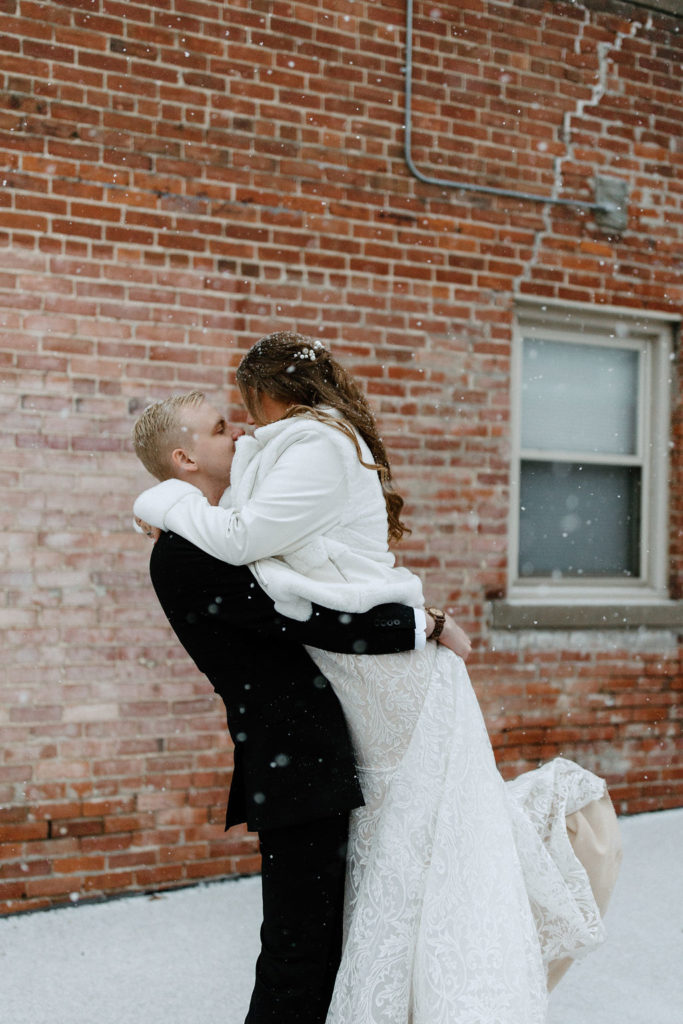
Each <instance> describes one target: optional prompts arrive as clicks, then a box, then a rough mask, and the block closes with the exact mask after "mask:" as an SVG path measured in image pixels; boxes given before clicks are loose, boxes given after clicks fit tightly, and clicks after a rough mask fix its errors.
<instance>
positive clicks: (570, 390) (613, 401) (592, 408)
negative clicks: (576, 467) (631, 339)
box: [522, 338, 639, 455]
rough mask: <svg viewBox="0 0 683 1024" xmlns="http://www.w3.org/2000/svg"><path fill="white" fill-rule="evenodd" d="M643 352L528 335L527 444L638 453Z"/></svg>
mask: <svg viewBox="0 0 683 1024" xmlns="http://www.w3.org/2000/svg"><path fill="white" fill-rule="evenodd" d="M638 365H639V352H638V350H636V349H632V348H613V347H612V346H606V345H602V346H600V345H576V344H571V343H566V342H555V341H544V340H542V339H535V338H525V339H524V348H523V358H522V447H523V448H538V449H543V450H544V451H548V450H555V451H575V452H579V451H580V452H602V453H606V452H607V453H615V454H619V455H634V454H636V447H637V400H638Z"/></svg>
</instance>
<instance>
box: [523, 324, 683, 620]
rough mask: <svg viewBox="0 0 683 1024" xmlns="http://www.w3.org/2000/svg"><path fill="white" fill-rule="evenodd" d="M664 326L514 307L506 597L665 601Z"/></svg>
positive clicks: (667, 339) (667, 331) (667, 346)
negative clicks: (509, 509) (509, 507)
mask: <svg viewBox="0 0 683 1024" xmlns="http://www.w3.org/2000/svg"><path fill="white" fill-rule="evenodd" d="M670 353H671V328H670V325H669V324H667V322H666V321H665V320H663V319H658V318H656V317H654V318H653V317H647V316H639V315H636V314H634V315H628V313H622V312H621V311H615V310H611V311H609V312H596V311H594V310H585V309H582V308H566V307H564V308H562V307H559V306H558V307H554V308H553V307H550V306H532V305H528V306H523V307H520V309H519V311H518V317H517V321H516V328H515V337H514V354H513V377H512V381H513V395H514V403H513V419H512V434H513V445H514V461H513V474H512V501H511V505H512V508H511V524H510V530H511V538H510V541H511V543H510V569H509V572H510V579H509V590H508V594H509V597H510V598H511V599H512V600H515V599H516V600H522V601H524V600H529V601H532V602H539V601H541V602H542V601H551V602H552V601H558V600H559V601H565V602H582V603H585V602H591V601H593V602H603V603H604V602H610V603H615V602H619V601H622V602H623V601H633V600H639V601H643V600H650V601H651V600H665V599H666V597H667V594H666V560H667V469H668V431H669V389H670V365H671V363H670Z"/></svg>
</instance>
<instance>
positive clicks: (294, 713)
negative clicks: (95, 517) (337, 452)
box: [150, 533, 415, 830]
mask: <svg viewBox="0 0 683 1024" xmlns="http://www.w3.org/2000/svg"><path fill="white" fill-rule="evenodd" d="M150 573H151V577H152V583H153V585H154V589H155V590H156V593H157V597H158V598H159V601H160V602H161V606H162V608H163V609H164V612H165V613H166V615H167V617H168V619H169V622H170V623H171V626H172V627H173V629H174V631H175V633H176V635H177V636H178V639H179V640H180V642H181V643H182V645H183V647H184V648H185V650H186V651H187V652H188V654H189V655H190V657H191V658H192V659H193V661H194V662H195V664H196V665H197V666H198V668H199V669H200V670H201V671H202V672H204V673H205V675H207V676H208V678H209V680H210V681H211V683H212V684H213V686H214V689H215V690H216V692H217V693H219V694H220V696H221V697H222V698H223V701H224V703H225V707H226V710H227V719H228V729H229V730H230V735H231V736H232V739H233V742H234V744H235V767H234V771H233V778H232V784H231V787H230V797H229V801H228V811H227V818H226V828H229V827H230V826H231V825H235V824H237V823H238V822H242V821H246V822H247V825H248V827H249V828H250V829H252V830H258V829H265V828H276V827H280V826H283V825H289V824H295V823H298V822H302V821H308V820H313V819H315V818H318V817H322V816H325V815H327V814H330V813H332V812H334V811H339V810H350V809H351V808H353V807H358V806H360V805H361V804H362V802H363V799H362V796H361V792H360V788H359V785H358V779H357V776H356V771H355V760H354V754H353V749H352V746H351V741H350V738H349V734H348V730H347V727H346V722H345V720H344V716H343V714H342V710H341V707H340V705H339V702H338V700H337V698H336V696H335V694H334V691H333V690H332V687H331V686H330V685H329V683H328V682H327V680H326V679H325V678H324V677H323V676H322V675H321V674H320V672H319V671H318V669H317V668H316V666H315V664H314V662H313V661H312V660H311V658H309V656H308V654H307V653H306V651H305V650H304V648H303V646H302V645H303V644H304V643H306V644H309V645H310V646H313V647H320V648H323V649H326V650H333V651H348V652H355V653H368V654H386V653H390V652H394V651H402V650H411V649H412V648H413V647H414V645H415V617H414V614H413V611H412V609H411V608H408V607H406V606H404V605H397V604H387V605H381V606H379V607H378V608H375V609H373V610H372V611H370V612H367V613H365V614H364V615H346V614H344V615H340V613H338V612H333V611H330V610H329V609H325V608H321V607H318V606H314V611H313V615H312V617H311V618H310V619H309V620H308V621H307V622H295V621H294V620H293V619H287V618H284V617H283V616H280V615H278V614H277V613H276V612H275V609H274V606H273V602H272V601H271V600H270V598H269V597H268V596H267V595H266V594H265V593H264V591H263V590H261V588H260V587H259V586H258V584H257V583H256V581H255V580H254V577H253V575H252V574H251V572H250V570H249V569H248V568H247V567H246V566H232V565H228V564H227V563H225V562H221V561H219V560H218V559H216V558H213V557H212V556H211V555H207V554H205V553H204V552H203V551H200V549H199V548H197V547H195V546H194V545H193V544H190V543H189V541H186V540H184V539H183V538H182V537H179V536H177V535H176V534H172V533H162V535H161V537H160V538H159V540H158V541H157V543H156V544H155V545H154V549H153V551H152V556H151V561H150Z"/></svg>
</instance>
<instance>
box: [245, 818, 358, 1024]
mask: <svg viewBox="0 0 683 1024" xmlns="http://www.w3.org/2000/svg"><path fill="white" fill-rule="evenodd" d="M348 831H349V815H348V811H344V812H343V813H339V814H335V815H333V816H331V817H329V818H321V819H319V820H318V821H312V822H307V823H306V824H304V825H289V826H287V827H286V828H277V829H267V830H264V831H263V832H260V833H259V840H260V846H261V855H262V868H261V886H262V892H263V925H262V927H261V953H260V955H259V958H258V960H257V962H256V983H255V986H254V991H253V993H252V997H251V1003H250V1005H249V1013H248V1014H247V1018H246V1021H245V1024H324V1021H325V1017H326V1015H327V1010H328V1007H329V1003H330V999H331V997H332V989H333V988H334V979H335V976H336V974H337V970H338V968H339V961H340V958H341V941H342V911H343V904H344V874H345V868H346V844H347V840H348Z"/></svg>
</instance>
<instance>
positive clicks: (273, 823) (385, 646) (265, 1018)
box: [134, 392, 452, 1024]
mask: <svg viewBox="0 0 683 1024" xmlns="http://www.w3.org/2000/svg"><path fill="white" fill-rule="evenodd" d="M240 433H241V431H237V430H232V429H230V428H229V426H228V424H227V423H226V421H225V419H224V418H223V417H222V416H221V414H220V413H219V412H218V411H217V410H216V409H215V408H214V407H213V405H211V404H210V403H209V402H208V401H206V400H205V398H204V396H203V395H202V394H201V393H200V392H192V393H191V394H189V395H185V396H175V397H173V398H170V399H167V400H166V401H164V402H158V403H156V404H155V405H152V406H150V407H149V408H148V409H147V410H146V411H145V412H144V413H143V415H142V416H141V417H140V418H139V420H138V421H137V423H136V424H135V431H134V443H135V451H136V454H137V455H138V457H139V458H140V459H141V461H142V462H143V464H144V465H145V467H146V468H147V469H148V470H149V472H151V473H152V474H153V475H154V476H156V477H157V479H160V480H162V479H168V478H169V477H178V478H180V479H183V480H186V481H189V482H191V483H193V484H194V485H195V486H196V487H198V488H199V489H200V490H201V491H202V492H203V493H204V495H205V496H206V498H207V499H208V501H209V502H210V503H211V504H213V505H217V504H218V501H219V499H220V497H221V496H222V494H223V492H224V490H225V489H226V487H227V486H228V484H229V476H230V465H231V463H232V457H233V454H234V446H235V440H236V439H237V437H239V435H240ZM150 574H151V577H152V583H153V585H154V589H155V591H156V593H157V597H158V598H159V601H160V602H161V606H162V608H163V609H164V612H165V613H166V615H167V617H168V619H169V621H170V623H171V626H172V627H173V629H174V631H175V633H176V635H177V636H178V639H179V640H180V642H181V643H182V645H183V646H184V647H185V649H186V651H187V652H188V654H189V655H190V657H191V658H192V659H193V660H194V662H195V663H196V665H197V666H198V668H199V669H200V670H201V671H202V672H203V673H204V674H205V675H206V676H208V678H209V680H210V682H211V683H212V684H213V686H214V689H215V691H216V692H217V693H219V694H220V696H221V697H222V699H223V701H224V703H225V706H226V710H227V720H228V729H229V731H230V734H231V736H232V739H233V742H234V746H235V755H234V757H235V766H234V771H233V777H232V783H231V787H230V796H229V801H228V811H227V819H226V828H229V827H230V826H232V825H235V824H238V823H240V822H244V821H246V823H247V826H248V827H249V829H251V830H253V831H257V832H258V835H259V844H260V849H261V855H262V891H263V924H262V928H261V953H260V955H259V958H258V961H257V964H256V982H255V987H254V991H253V994H252V998H251V1003H250V1007H249V1012H248V1015H247V1018H246V1022H245V1024H323V1022H324V1020H325V1016H326V1014H327V1008H328V1005H329V1001H330V998H331V995H332V989H333V986H334V979H335V975H336V972H337V968H338V966H339V960H340V956H341V928H342V908H343V892H344V871H345V847H346V841H347V835H348V816H349V811H350V810H351V809H352V808H354V807H358V806H360V805H361V804H362V803H363V798H362V795H361V791H360V788H359V785H358V779H357V776H356V771H355V762H354V754H353V749H352V746H351V741H350V737H349V734H348V730H347V727H346V723H345V720H344V717H343V714H342V711H341V707H340V705H339V702H338V701H337V698H336V696H335V694H334V692H333V690H332V688H331V686H330V685H329V683H328V682H327V680H326V679H325V678H324V677H323V676H322V675H321V674H320V672H319V671H318V669H317V668H316V666H315V664H314V663H313V661H312V660H311V659H310V658H309V656H308V654H307V653H306V651H305V650H304V647H303V644H309V645H310V646H313V647H319V648H323V649H327V650H336V651H347V652H352V653H368V654H384V653H390V652H395V651H402V650H411V649H413V648H414V647H415V646H416V644H417V645H418V646H421V645H422V644H423V643H424V637H425V632H424V613H423V612H422V610H421V609H418V610H416V609H413V608H409V607H406V606H404V605H396V604H391V605H382V606H380V607H378V608H375V609H372V610H371V611H369V612H367V613H365V614H359V615H348V614H343V615H342V614H340V613H338V612H334V611H330V610H328V609H325V608H321V607H315V606H314V613H313V615H312V617H311V618H310V619H309V621H307V622H295V621H294V620H291V619H286V618H283V617H282V616H279V615H278V614H277V613H276V612H275V609H274V606H273V602H272V601H271V600H270V598H269V597H268V596H267V595H266V594H265V593H264V591H263V590H261V589H260V587H259V586H258V585H257V584H256V581H255V580H254V577H253V576H252V574H251V572H250V570H249V569H248V568H247V567H246V566H231V565H228V564H226V563H225V562H221V561H219V560H217V559H215V558H213V557H211V556H210V555H207V554H205V553H204V552H203V551H200V550H199V548H197V547H195V546H194V545H192V544H190V543H189V542H188V541H186V540H184V539H183V538H181V537H179V536H177V535H175V534H171V533H162V534H161V536H160V537H159V539H158V541H157V543H156V544H155V545H154V548H153V551H152V556H151V561H150ZM416 623H417V628H416ZM451 625H452V620H448V621H447V632H448V629H449V628H450V627H451ZM433 626H434V623H433V620H432V618H431V617H428V618H427V626H426V628H427V630H428V631H429V632H430V633H431V630H432V629H433ZM416 638H417V640H416Z"/></svg>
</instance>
